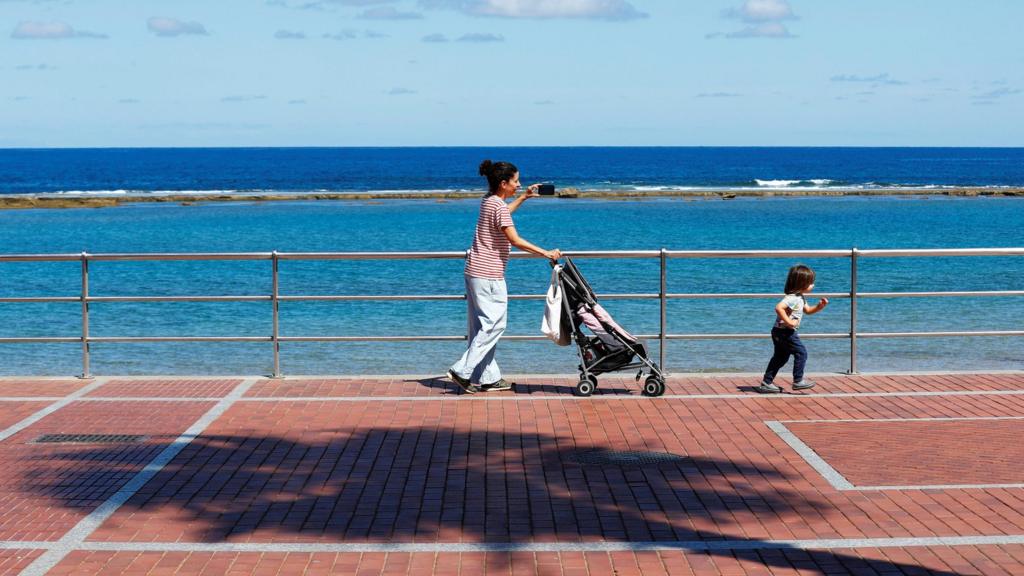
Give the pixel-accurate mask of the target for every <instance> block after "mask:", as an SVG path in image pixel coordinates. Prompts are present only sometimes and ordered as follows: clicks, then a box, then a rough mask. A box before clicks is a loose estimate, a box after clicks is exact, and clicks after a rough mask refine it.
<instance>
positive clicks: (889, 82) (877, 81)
mask: <svg viewBox="0 0 1024 576" xmlns="http://www.w3.org/2000/svg"><path fill="white" fill-rule="evenodd" d="M829 80H831V81H832V82H866V83H870V84H874V85H876V86H882V85H885V86H904V85H906V84H907V83H906V82H904V81H903V80H897V79H895V78H892V77H890V76H889V73H888V72H886V73H884V74H875V75H874V76H858V75H857V74H839V75H838V76H833V77H831V78H829Z"/></svg>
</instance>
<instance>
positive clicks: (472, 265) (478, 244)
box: [465, 194, 515, 280]
mask: <svg viewBox="0 0 1024 576" xmlns="http://www.w3.org/2000/svg"><path fill="white" fill-rule="evenodd" d="M509 226H515V224H513V223H512V214H511V213H510V212H509V210H508V204H505V201H504V200H502V199H501V197H500V196H498V195H497V194H492V195H490V196H487V197H486V198H484V199H483V200H482V201H481V202H480V216H479V218H477V221H476V233H475V234H474V235H473V246H472V247H471V248H470V249H469V257H467V258H466V272H465V273H466V276H472V277H473V278H488V279H491V280H499V279H502V278H504V277H505V266H507V265H508V253H509V247H510V244H509V241H508V237H506V236H505V232H504V231H503V229H504V228H508V227H509Z"/></svg>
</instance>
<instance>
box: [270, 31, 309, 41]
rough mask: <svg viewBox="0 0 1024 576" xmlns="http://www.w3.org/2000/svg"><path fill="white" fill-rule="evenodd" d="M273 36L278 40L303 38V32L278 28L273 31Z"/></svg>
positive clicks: (304, 35)
mask: <svg viewBox="0 0 1024 576" xmlns="http://www.w3.org/2000/svg"><path fill="white" fill-rule="evenodd" d="M274 38H277V39H278V40H305V39H306V33H305V32H292V31H291V30H278V31H277V32H275V33H274Z"/></svg>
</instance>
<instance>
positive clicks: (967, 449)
mask: <svg viewBox="0 0 1024 576" xmlns="http://www.w3.org/2000/svg"><path fill="white" fill-rule="evenodd" d="M789 429H790V431H792V432H793V433H794V434H796V435H797V436H798V437H799V438H800V439H801V440H803V442H804V443H805V444H807V445H808V446H810V447H811V449H813V450H814V451H815V452H816V453H817V454H818V455H819V456H821V457H822V458H823V459H824V460H825V461H826V462H829V463H833V467H834V468H835V469H836V470H837V471H838V472H839V473H840V474H842V475H843V476H844V477H845V478H846V479H847V480H849V481H850V482H851V483H853V484H854V485H855V486H915V485H916V486H922V485H936V484H945V485H950V484H1024V466H1022V465H1021V463H1022V462H1024V442H1021V439H1024V419H1021V420H952V421H946V422H943V421H937V420H928V421H918V422H821V423H819V422H813V423H797V424H789Z"/></svg>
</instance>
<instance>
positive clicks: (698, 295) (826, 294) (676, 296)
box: [598, 292, 850, 300]
mask: <svg viewBox="0 0 1024 576" xmlns="http://www.w3.org/2000/svg"><path fill="white" fill-rule="evenodd" d="M783 296H785V294H772V293H764V292H751V293H734V294H725V293H722V294H705V293H700V292H697V293H692V294H665V298H674V299H695V300H701V299H704V300H707V299H712V298H723V299H736V298H782V297H783ZM808 296H810V297H812V298H822V297H824V298H849V297H850V294H849V292H821V293H820V294H819V293H818V292H815V293H813V294H809V295H808ZM598 298H599V299H600V298H601V296H598Z"/></svg>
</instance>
